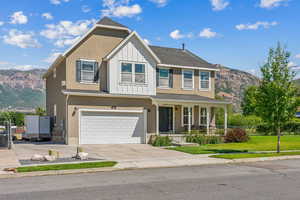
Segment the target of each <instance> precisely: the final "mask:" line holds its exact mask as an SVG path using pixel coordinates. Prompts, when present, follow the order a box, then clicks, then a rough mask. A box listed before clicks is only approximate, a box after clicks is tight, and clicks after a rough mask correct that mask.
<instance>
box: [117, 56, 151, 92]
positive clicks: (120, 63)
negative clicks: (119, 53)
mask: <svg viewBox="0 0 300 200" xmlns="http://www.w3.org/2000/svg"><path fill="white" fill-rule="evenodd" d="M122 63H130V64H131V65H132V71H131V75H132V79H131V80H132V81H131V82H122ZM135 64H142V65H145V82H144V83H138V82H135ZM119 69H120V72H119V74H120V75H119V85H144V86H146V85H148V81H147V80H148V79H147V77H148V76H147V74H148V71H147V69H148V65H147V63H146V62H134V61H127V60H121V61H119Z"/></svg>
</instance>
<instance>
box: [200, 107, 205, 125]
mask: <svg viewBox="0 0 300 200" xmlns="http://www.w3.org/2000/svg"><path fill="white" fill-rule="evenodd" d="M199 118H200V125H205V126H206V124H207V108H200V117H199Z"/></svg>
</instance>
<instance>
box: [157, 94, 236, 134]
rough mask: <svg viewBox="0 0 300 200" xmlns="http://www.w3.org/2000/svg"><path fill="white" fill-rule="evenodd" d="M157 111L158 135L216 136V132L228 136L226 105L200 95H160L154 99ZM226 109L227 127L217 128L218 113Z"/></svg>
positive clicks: (225, 124) (226, 103)
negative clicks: (194, 134)
mask: <svg viewBox="0 0 300 200" xmlns="http://www.w3.org/2000/svg"><path fill="white" fill-rule="evenodd" d="M153 103H154V105H155V108H156V135H178V134H179V135H180V134H185V133H190V132H192V131H193V130H197V131H200V132H202V133H206V134H207V135H212V134H215V133H216V131H217V130H220V129H221V130H222V131H223V134H224V135H226V133H227V107H228V105H229V104H230V103H229V102H226V101H220V100H215V99H211V98H207V97H202V96H198V95H175V94H174V95H170V94H159V95H158V96H157V97H156V98H154V99H153ZM220 108H221V109H223V111H224V112H223V113H224V122H223V123H224V124H222V125H220V124H218V126H217V124H216V111H217V109H220Z"/></svg>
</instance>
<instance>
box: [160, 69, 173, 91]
mask: <svg viewBox="0 0 300 200" xmlns="http://www.w3.org/2000/svg"><path fill="white" fill-rule="evenodd" d="M156 76H157V77H156V81H157V86H158V87H160V88H172V87H173V70H172V69H167V68H159V69H157V73H156Z"/></svg>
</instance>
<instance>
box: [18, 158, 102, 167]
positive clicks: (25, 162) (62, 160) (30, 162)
mask: <svg viewBox="0 0 300 200" xmlns="http://www.w3.org/2000/svg"><path fill="white" fill-rule="evenodd" d="M103 160H104V159H99V158H88V159H86V160H79V159H76V158H58V159H56V160H54V161H33V160H19V162H20V163H21V165H22V166H23V165H24V166H26V165H39V164H57V163H62V164H63V163H72V162H91V161H103Z"/></svg>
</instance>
